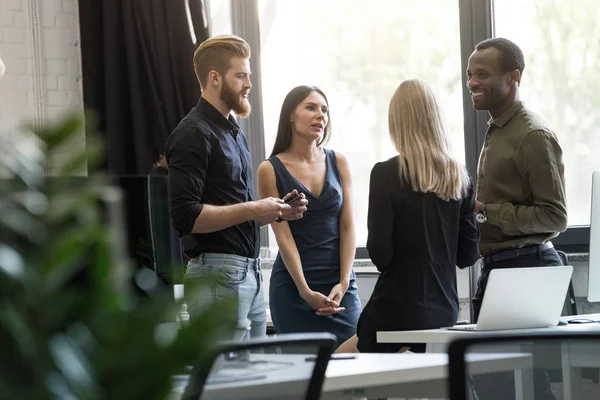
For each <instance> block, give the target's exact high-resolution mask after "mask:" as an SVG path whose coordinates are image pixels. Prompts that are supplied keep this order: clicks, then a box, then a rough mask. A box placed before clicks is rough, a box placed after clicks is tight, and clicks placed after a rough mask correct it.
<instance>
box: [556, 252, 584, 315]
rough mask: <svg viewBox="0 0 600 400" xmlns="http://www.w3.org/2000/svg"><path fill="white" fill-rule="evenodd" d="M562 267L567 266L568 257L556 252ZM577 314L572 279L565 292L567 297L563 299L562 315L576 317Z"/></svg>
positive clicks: (563, 253)
mask: <svg viewBox="0 0 600 400" xmlns="http://www.w3.org/2000/svg"><path fill="white" fill-rule="evenodd" d="M556 252H557V253H558V256H559V257H560V260H561V261H562V265H569V257H568V256H567V254H566V253H565V252H564V251H561V250H556ZM578 314H579V313H578V312H577V299H576V298H575V289H574V288H573V278H571V281H570V282H569V290H568V291H567V297H566V298H565V305H564V307H563V312H562V315H578Z"/></svg>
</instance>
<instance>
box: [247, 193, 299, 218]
mask: <svg viewBox="0 0 600 400" xmlns="http://www.w3.org/2000/svg"><path fill="white" fill-rule="evenodd" d="M291 208H292V207H290V205H289V204H285V202H284V201H283V200H282V199H277V198H275V197H267V198H264V199H262V200H257V201H253V202H252V211H253V212H254V215H255V216H254V220H256V221H258V223H260V224H261V225H268V224H271V223H273V222H275V221H276V220H277V218H280V217H281V216H282V215H284V212H288V213H289V211H290V209H291Z"/></svg>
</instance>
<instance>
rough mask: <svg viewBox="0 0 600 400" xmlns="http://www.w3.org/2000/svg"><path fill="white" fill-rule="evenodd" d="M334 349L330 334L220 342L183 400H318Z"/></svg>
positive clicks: (194, 376)
mask: <svg viewBox="0 0 600 400" xmlns="http://www.w3.org/2000/svg"><path fill="white" fill-rule="evenodd" d="M336 344H337V340H336V338H335V336H334V335H331V334H329V333H310V334H308V333H307V334H286V335H278V336H275V337H265V338H255V339H250V340H247V341H244V342H239V341H235V342H233V341H228V342H222V343H219V344H218V345H217V346H215V348H214V351H213V352H212V353H211V354H209V357H207V358H208V359H209V362H208V363H205V364H203V365H198V366H196V367H195V368H194V369H193V370H192V373H191V375H190V378H189V382H188V384H187V387H186V388H185V391H184V394H183V396H182V400H197V399H220V400H226V399H242V398H243V399H248V400H250V399H263V398H268V397H277V398H285V399H287V400H294V399H307V400H315V399H316V400H318V399H319V398H320V396H321V390H322V386H323V382H324V380H325V371H326V370H327V365H328V363H329V358H330V356H331V353H332V352H333V351H334V349H335V347H336Z"/></svg>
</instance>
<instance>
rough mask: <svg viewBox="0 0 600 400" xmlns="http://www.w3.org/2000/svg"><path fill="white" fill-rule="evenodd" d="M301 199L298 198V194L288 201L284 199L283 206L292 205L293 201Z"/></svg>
mask: <svg viewBox="0 0 600 400" xmlns="http://www.w3.org/2000/svg"><path fill="white" fill-rule="evenodd" d="M301 198H302V197H301V196H300V194H299V193H298V194H297V195H296V196H292V197H290V198H288V199H285V204H292V203H293V202H295V201H298V200H300V199H301Z"/></svg>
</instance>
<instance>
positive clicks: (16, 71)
mask: <svg viewBox="0 0 600 400" xmlns="http://www.w3.org/2000/svg"><path fill="white" fill-rule="evenodd" d="M79 43H80V42H79V22H78V10H77V0H0V57H2V60H3V61H4V64H6V75H5V77H4V79H2V81H0V120H37V121H43V120H47V119H55V118H56V117H58V116H60V115H62V114H64V113H65V112H66V111H68V110H73V109H74V110H77V111H78V112H80V113H82V110H83V97H82V87H81V54H80V48H79ZM84 147H85V135H84V133H83V132H81V134H80V135H79V136H78V137H77V138H76V140H74V141H73V142H71V143H69V144H68V145H67V146H66V147H65V149H64V150H62V151H61V154H63V155H66V154H73V152H75V151H79V150H82V149H84ZM60 163H61V160H56V162H54V163H53V165H48V172H49V173H53V172H55V171H56V168H57V166H58V165H60ZM80 173H85V171H80Z"/></svg>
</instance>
